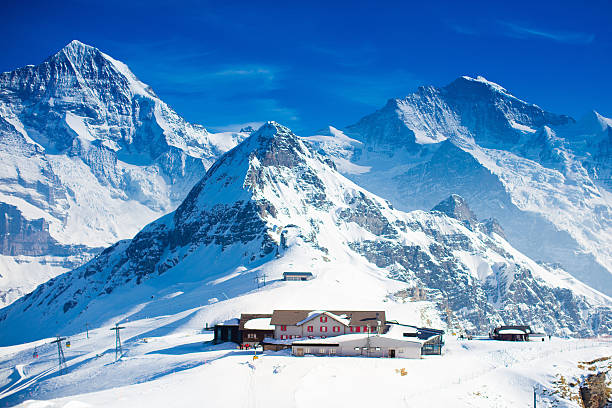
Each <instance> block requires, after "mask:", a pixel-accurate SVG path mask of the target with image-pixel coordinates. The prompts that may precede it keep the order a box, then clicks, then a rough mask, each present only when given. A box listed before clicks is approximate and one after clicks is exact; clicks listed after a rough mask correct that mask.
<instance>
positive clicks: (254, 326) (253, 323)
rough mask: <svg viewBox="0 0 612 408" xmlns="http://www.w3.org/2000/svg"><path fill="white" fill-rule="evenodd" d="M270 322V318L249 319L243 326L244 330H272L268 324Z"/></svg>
mask: <svg viewBox="0 0 612 408" xmlns="http://www.w3.org/2000/svg"><path fill="white" fill-rule="evenodd" d="M271 320H272V318H270V317H258V318H256V319H251V320H249V321H247V322H246V323H245V324H244V328H245V329H250V330H274V326H272V325H271V324H270V321H271Z"/></svg>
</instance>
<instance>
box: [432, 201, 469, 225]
mask: <svg viewBox="0 0 612 408" xmlns="http://www.w3.org/2000/svg"><path fill="white" fill-rule="evenodd" d="M431 210H432V211H439V212H441V213H444V214H446V215H448V216H449V217H451V218H455V219H457V220H459V221H476V220H477V219H476V215H475V214H474V213H473V212H472V210H470V207H469V206H468V204H467V202H466V201H465V199H464V198H463V197H461V196H460V195H457V194H451V195H450V197H448V198H447V199H445V200H443V201H441V202H440V203H438V205H436V206H435V207H434V208H432V209H431Z"/></svg>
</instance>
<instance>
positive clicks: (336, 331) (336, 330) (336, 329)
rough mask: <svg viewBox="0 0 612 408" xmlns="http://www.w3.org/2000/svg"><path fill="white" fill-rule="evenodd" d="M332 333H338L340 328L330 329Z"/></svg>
mask: <svg viewBox="0 0 612 408" xmlns="http://www.w3.org/2000/svg"><path fill="white" fill-rule="evenodd" d="M332 331H333V332H334V333H338V332H339V331H340V326H334V327H332Z"/></svg>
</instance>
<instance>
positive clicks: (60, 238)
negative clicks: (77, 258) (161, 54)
mask: <svg viewBox="0 0 612 408" xmlns="http://www.w3.org/2000/svg"><path fill="white" fill-rule="evenodd" d="M244 137H246V134H244V133H227V134H216V135H215V134H210V133H209V132H207V131H206V129H204V128H203V127H202V126H199V125H193V124H190V123H188V122H186V121H185V120H183V119H182V118H181V117H180V116H179V115H178V114H177V113H176V112H174V111H173V110H172V109H171V108H170V107H169V106H168V105H166V104H165V103H164V102H163V101H161V100H160V99H159V98H158V97H157V96H156V95H155V93H154V92H153V90H152V89H151V88H150V87H149V86H147V85H146V84H143V83H142V82H140V81H139V80H138V79H137V78H136V77H135V76H134V74H133V73H132V72H131V71H130V70H129V69H128V67H127V66H126V65H125V64H123V63H121V62H119V61H117V60H115V59H113V58H112V57H110V56H108V55H106V54H104V53H102V52H101V51H99V50H98V49H96V48H94V47H90V46H88V45H85V44H82V43H80V42H78V41H73V42H71V43H70V44H68V45H67V46H66V47H65V48H63V49H62V50H60V51H59V52H58V53H56V54H54V55H52V56H51V57H49V58H48V59H47V60H46V61H44V62H42V63H41V64H38V65H30V66H26V67H23V68H20V69H17V70H15V71H12V72H4V73H2V74H0V160H1V162H2V165H1V166H0V181H1V183H0V202H2V203H5V204H7V205H11V206H13V208H14V209H13V210H11V211H12V213H11V214H12V217H13V218H12V219H13V220H17V219H25V220H27V222H28V223H31V224H32V223H35V222H37V221H35V220H39V219H41V218H42V219H43V220H44V223H45V225H46V227H45V228H44V229H45V230H46V231H47V232H41V234H43V235H44V234H48V235H49V237H47V238H43V237H42V235H39V236H38V237H36V238H35V237H34V235H32V234H30V237H31V240H38V241H39V242H40V245H39V246H40V247H39V250H38V252H39V255H45V256H61V254H62V252H61V250H60V249H58V248H61V247H65V246H72V247H82V248H89V249H87V250H86V251H85V252H83V254H85V253H87V252H90V253H91V252H92V249H93V248H96V247H100V246H107V245H110V244H111V243H113V242H115V241H117V240H119V239H124V238H130V237H132V236H133V235H134V234H135V233H136V232H137V231H139V230H140V229H141V228H142V227H143V226H144V225H146V224H147V223H148V222H150V221H152V220H153V219H155V218H157V217H159V216H160V215H162V214H165V213H167V212H169V211H172V210H173V209H175V208H176V206H177V205H178V204H179V203H180V202H181V201H182V200H183V198H184V197H185V195H186V194H187V193H188V192H189V190H190V189H191V187H192V186H193V185H194V184H195V183H196V182H197V181H198V180H199V179H200V178H201V177H202V176H203V175H204V173H205V171H206V169H207V168H208V167H210V165H211V164H212V163H213V162H214V160H215V159H216V158H217V157H219V156H220V155H221V154H222V153H223V152H225V151H227V150H229V149H230V148H232V147H233V146H235V145H236V144H237V143H238V142H239V141H240V140H242V139H243V138H244ZM11 228H13V227H11ZM14 228H18V227H14ZM33 228H34V229H36V228H35V227H33ZM7 231H8V230H7ZM23 238H24V237H23V236H19V235H7V234H6V233H5V234H4V235H3V236H2V237H1V238H0V239H2V240H3V242H4V245H5V247H10V248H12V249H11V255H14V256H17V255H31V254H32V253H31V252H32V250H33V249H32V248H30V249H28V248H26V247H25V246H24V245H23V244H20V243H19V242H18V240H21V242H23ZM27 239H30V238H27ZM44 239H47V240H53V241H54V242H57V243H58V244H57V245H51V246H49V245H47V247H46V248H47V249H48V251H47V252H45V250H44V248H43V247H44V245H46V244H43V243H42V241H41V240H44ZM31 240H30V241H31ZM31 242H32V241H31ZM49 242H50V241H49ZM33 245H34V244H33ZM20 249H23V251H21V252H20ZM35 252H36V251H35ZM6 273H9V274H11V273H18V272H16V271H14V272H11V271H8V272H6ZM2 285H3V283H2V281H1V280H0V287H2ZM0 290H2V289H0Z"/></svg>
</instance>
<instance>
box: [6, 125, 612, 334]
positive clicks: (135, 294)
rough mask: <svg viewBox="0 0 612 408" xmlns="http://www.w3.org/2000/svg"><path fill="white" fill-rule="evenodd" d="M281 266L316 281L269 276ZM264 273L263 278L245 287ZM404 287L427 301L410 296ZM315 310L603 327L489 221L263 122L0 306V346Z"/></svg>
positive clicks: (592, 308) (481, 328)
mask: <svg viewBox="0 0 612 408" xmlns="http://www.w3.org/2000/svg"><path fill="white" fill-rule="evenodd" d="M449 214H451V216H449ZM288 270H311V271H312V272H313V273H314V274H315V279H314V280H312V281H308V282H303V283H298V284H297V285H295V284H293V283H292V282H283V281H281V278H282V272H284V271H288ZM264 275H265V277H266V278H265V279H266V282H268V283H271V284H269V285H268V286H266V287H265V290H261V291H256V290H254V289H255V288H256V287H257V286H258V285H257V284H256V282H255V280H256V279H261V280H263V276H264ZM415 288H419V289H421V290H422V291H423V292H425V293H426V294H427V296H426V298H425V299H423V300H422V301H420V302H411V301H410V295H409V293H410V292H411V291H413V290H414V289H415ZM177 294H178V295H177ZM220 299H221V300H223V301H221V302H219V300H220ZM208 303H210V305H207V304H208ZM322 306H325V308H326V309H332V310H334V309H336V310H346V309H351V308H359V309H368V308H378V309H376V310H379V309H380V308H383V309H384V310H388V311H389V312H390V313H391V312H393V314H394V315H396V316H397V318H398V319H399V320H403V319H405V320H411V321H415V320H419V321H423V322H424V323H423V324H428V325H432V324H435V325H436V326H438V327H439V326H441V325H443V326H448V327H451V328H456V329H457V330H464V331H470V332H481V333H482V332H488V330H489V329H490V327H491V326H492V325H495V324H499V323H502V322H506V323H522V322H526V323H529V324H531V325H533V326H535V327H540V328H542V329H543V330H544V329H545V330H547V331H548V332H555V333H558V334H563V335H583V336H584V335H592V334H595V333H607V332H609V331H610V329H611V327H612V319H611V313H610V310H611V309H610V306H611V300H610V298H609V297H607V296H605V295H603V294H601V293H599V292H597V291H595V290H593V289H591V288H589V287H587V286H586V285H584V284H581V283H580V282H578V281H577V280H575V279H573V278H572V277H571V276H570V275H568V274H567V273H565V272H563V271H562V270H558V269H552V268H548V267H544V266H542V265H538V264H537V263H535V262H534V261H532V260H531V259H529V258H527V257H526V256H525V255H523V254H521V253H520V252H518V251H517V250H516V249H514V248H513V247H512V246H510V245H509V244H508V243H507V242H506V241H505V240H504V239H503V238H502V236H501V235H500V231H499V229H497V228H493V227H491V224H490V223H479V222H476V221H473V220H467V221H466V220H461V219H457V218H454V216H453V213H448V214H447V213H444V212H438V211H435V212H423V211H414V212H411V213H404V212H401V211H398V210H395V209H393V208H392V207H391V206H390V205H389V204H388V203H387V202H386V201H385V200H383V199H381V198H379V197H377V196H375V195H373V194H371V193H369V192H367V191H366V190H364V189H363V188H361V187H359V186H357V185H355V184H354V183H352V182H351V181H349V180H348V179H346V178H344V177H343V176H342V175H340V174H339V173H338V172H337V170H336V169H335V167H334V164H333V162H331V161H330V160H329V159H327V158H326V157H324V156H321V155H320V154H318V153H316V152H315V151H314V150H313V149H311V148H310V147H309V146H308V145H307V144H305V142H304V141H302V140H301V139H300V138H298V137H297V136H295V135H294V134H293V133H292V132H291V131H290V130H289V129H287V128H285V127H283V126H281V125H279V124H277V123H274V122H268V123H267V124H265V125H264V126H262V127H261V128H260V129H259V130H258V131H257V132H255V133H253V134H252V135H251V136H250V137H249V138H247V139H246V140H245V141H243V142H242V143H241V144H240V145H238V146H237V147H236V148H234V149H232V150H231V151H230V152H228V153H226V154H225V155H223V156H222V157H221V158H220V159H219V160H218V161H217V162H216V163H215V164H214V165H213V166H212V167H211V168H210V169H209V170H208V172H207V173H206V175H205V176H204V177H203V179H202V180H201V181H200V182H199V183H198V184H196V186H195V187H194V188H193V189H192V191H191V192H190V193H189V194H188V196H187V198H186V199H185V200H184V202H183V203H182V204H181V205H180V206H179V207H178V208H177V210H176V211H175V212H173V213H170V214H168V215H166V216H164V217H162V218H160V219H158V220H157V221H155V222H153V223H151V224H149V225H148V226H147V227H145V228H144V229H143V230H142V231H141V232H139V233H138V234H137V235H136V236H135V237H134V238H133V239H132V240H125V241H121V242H119V243H117V244H115V245H113V246H112V247H109V248H107V249H106V250H105V251H103V252H102V253H101V254H100V255H98V256H97V257H96V258H95V259H94V260H92V261H91V262H89V263H88V264H86V265H84V266H82V267H80V268H78V269H76V270H74V271H72V272H69V273H66V274H64V275H61V276H59V277H57V278H55V279H53V280H51V281H49V282H47V283H46V284H44V285H41V286H39V287H38V288H37V289H36V290H35V291H34V292H32V293H31V294H29V295H27V296H25V297H24V298H22V299H20V300H18V301H16V302H15V303H13V304H12V305H10V306H9V307H7V308H5V309H2V310H1V311H0V344H3V345H7V344H15V343H21V342H24V341H31V340H35V339H37V338H40V336H52V335H53V334H54V333H57V332H62V333H66V334H71V333H76V332H80V331H81V328H82V327H83V325H84V324H85V323H89V324H92V325H95V326H101V325H105V324H108V323H110V322H115V321H117V320H124V321H125V320H130V321H132V320H134V319H142V318H153V317H155V316H161V315H168V314H175V313H179V312H184V311H188V312H189V313H192V314H193V317H190V318H189V319H190V320H191V319H192V318H196V316H197V318H198V319H200V321H211V322H212V321H223V320H225V319H229V318H232V317H235V316H236V315H237V314H239V313H240V312H243V311H252V312H266V311H269V310H273V309H278V308H289V309H291V308H312V309H313V310H319V309H321V308H322ZM9 327H10V328H13V329H15V330H6V329H7V328H9Z"/></svg>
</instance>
